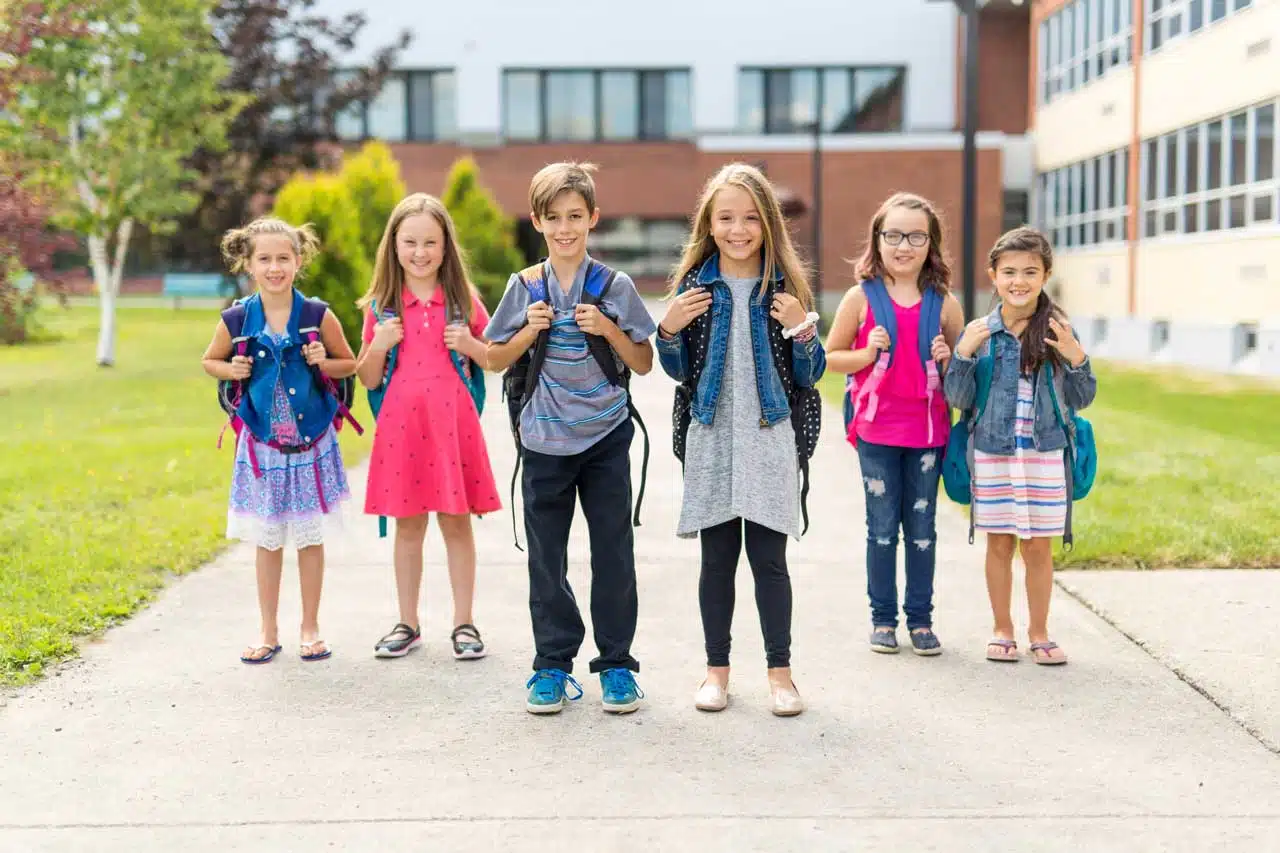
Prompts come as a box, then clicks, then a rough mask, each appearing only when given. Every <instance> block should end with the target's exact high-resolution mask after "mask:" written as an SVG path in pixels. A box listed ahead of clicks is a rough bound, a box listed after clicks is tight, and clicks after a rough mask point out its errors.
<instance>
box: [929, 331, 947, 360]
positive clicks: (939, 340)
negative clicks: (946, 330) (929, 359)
mask: <svg viewBox="0 0 1280 853" xmlns="http://www.w3.org/2000/svg"><path fill="white" fill-rule="evenodd" d="M929 354H930V355H931V356H933V360H934V361H936V362H938V363H939V364H941V363H942V362H944V361H947V360H949V359H950V358H951V347H949V346H947V339H946V338H945V337H943V336H942V335H938V336H937V337H936V338H934V339H933V345H932V346H931V347H930V348H929Z"/></svg>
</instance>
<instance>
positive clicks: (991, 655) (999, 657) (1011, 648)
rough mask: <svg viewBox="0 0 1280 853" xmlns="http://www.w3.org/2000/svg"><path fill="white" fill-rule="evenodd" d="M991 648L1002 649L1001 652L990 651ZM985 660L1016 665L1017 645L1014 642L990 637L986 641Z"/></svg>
mask: <svg viewBox="0 0 1280 853" xmlns="http://www.w3.org/2000/svg"><path fill="white" fill-rule="evenodd" d="M992 646H999V647H1000V648H1002V649H1004V651H1003V652H993V651H991V647H992ZM987 660H993V661H996V662H998V663H1017V662H1018V643H1017V641H1016V640H1006V639H1004V638H1003V637H992V638H991V639H990V640H988V641H987Z"/></svg>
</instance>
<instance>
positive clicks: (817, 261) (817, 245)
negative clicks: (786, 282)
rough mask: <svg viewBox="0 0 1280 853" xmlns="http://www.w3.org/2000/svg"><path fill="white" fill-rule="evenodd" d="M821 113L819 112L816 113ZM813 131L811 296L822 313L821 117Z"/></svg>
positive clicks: (812, 125)
mask: <svg viewBox="0 0 1280 853" xmlns="http://www.w3.org/2000/svg"><path fill="white" fill-rule="evenodd" d="M818 115H819V116H821V115H822V113H821V112H819V113H818ZM809 129H810V130H811V131H812V132H813V213H812V216H813V235H812V237H813V298H814V303H815V304H814V307H815V309H816V310H817V312H818V313H819V314H821V313H822V119H821V118H819V119H818V120H817V121H815V122H813V124H811V125H809Z"/></svg>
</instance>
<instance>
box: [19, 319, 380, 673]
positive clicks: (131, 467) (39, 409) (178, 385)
mask: <svg viewBox="0 0 1280 853" xmlns="http://www.w3.org/2000/svg"><path fill="white" fill-rule="evenodd" d="M216 317H217V313H216V309H194V308H193V309H184V310H182V311H174V310H172V308H139V307H129V306H127V303H126V306H125V307H122V308H121V309H120V314H119V323H120V325H119V341H118V345H117V364H116V366H115V367H114V368H98V367H97V366H95V364H94V347H95V342H96V336H97V312H96V310H95V309H92V308H88V307H79V306H77V307H73V308H71V309H70V310H67V311H63V310H59V309H56V308H49V309H47V310H46V311H45V312H44V313H43V315H42V321H43V322H45V323H46V325H47V326H48V328H49V329H50V331H53V332H55V333H57V334H59V335H60V336H61V338H60V340H58V341H56V342H54V343H48V344H40V345H32V346H24V347H9V348H2V347H0V410H2V411H3V412H4V417H3V418H2V419H0V446H3V448H4V453H3V455H0V684H6V683H7V684H20V683H23V682H26V681H29V680H31V679H33V678H35V677H36V676H38V675H39V674H40V673H41V672H42V671H43V670H44V668H45V667H47V666H48V665H49V663H51V662H53V661H56V660H59V659H61V658H65V657H68V656H71V655H73V654H74V653H75V645H74V641H75V639H76V638H77V637H82V636H85V635H89V634H93V633H95V632H97V631H100V630H102V629H103V628H105V627H107V626H109V625H110V624H112V623H113V622H115V621H117V620H119V619H122V618H124V617H126V616H128V615H129V614H131V613H133V612H134V611H135V610H137V608H138V607H140V606H141V605H143V604H144V603H145V602H147V601H148V600H149V599H150V598H151V597H152V596H153V595H154V594H155V593H156V592H157V591H158V590H159V589H160V588H161V587H162V586H163V585H164V583H165V582H166V581H167V580H168V579H169V578H170V577H172V575H173V574H174V573H183V572H187V571H190V570H191V569H193V568H195V567H197V566H199V565H201V564H202V563H204V562H205V561H207V560H208V559H210V558H211V557H213V556H214V555H215V554H216V553H217V552H218V551H219V550H220V549H222V548H223V547H224V545H226V544H227V543H226V540H225V538H224V534H225V525H226V510H227V490H228V487H229V477H230V467H231V458H232V455H233V453H234V449H233V439H234V436H233V434H232V433H231V432H230V431H228V432H227V437H228V438H227V440H226V441H225V442H224V444H223V447H222V450H221V451H219V450H218V449H217V448H216V447H215V444H216V441H217V436H218V430H219V429H221V427H222V424H223V422H224V420H225V417H224V416H223V414H222V410H221V409H219V408H218V404H217V400H216V397H215V385H214V382H213V380H212V379H210V378H209V377H208V376H206V375H205V373H204V372H203V371H202V370H201V368H200V355H201V353H202V352H203V351H204V348H205V346H206V345H207V344H208V341H209V338H210V336H211V334H212V332H213V326H214V323H215V322H216ZM357 397H358V398H359V403H358V410H357V412H356V413H355V414H356V419H357V420H359V421H360V423H361V425H363V426H366V427H370V426H371V425H372V422H373V420H372V417H371V416H370V415H369V412H368V409H367V407H366V406H365V402H364V395H363V394H357ZM371 434H372V430H371V429H366V432H365V436H364V437H359V436H356V435H355V433H354V431H353V430H350V429H347V430H344V431H343V432H342V445H343V451H344V456H345V459H346V461H347V462H348V463H352V462H355V461H357V460H358V459H359V458H360V457H361V456H362V455H363V454H364V453H365V452H366V451H367V449H368V446H369V439H370V436H371Z"/></svg>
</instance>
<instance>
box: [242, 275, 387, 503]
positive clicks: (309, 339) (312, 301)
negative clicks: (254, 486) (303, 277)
mask: <svg viewBox="0 0 1280 853" xmlns="http://www.w3.org/2000/svg"><path fill="white" fill-rule="evenodd" d="M252 298H253V297H252V296H246V297H244V298H243V299H237V300H236V301H235V302H233V303H231V305H230V306H229V307H227V308H226V309H224V310H223V311H222V322H223V324H224V325H225V326H226V327H227V331H228V332H229V333H230V334H231V356H229V357H228V361H229V360H230V359H231V358H233V357H235V356H237V355H241V356H243V355H248V354H249V350H250V348H251V347H252V345H253V339H252V336H249V335H245V334H244V321H245V316H246V314H247V313H248V312H247V311H246V308H245V303H246V302H247V301H248V300H249V299H252ZM328 310H329V305H328V303H326V302H325V301H324V300H322V299H316V298H307V299H304V300H303V301H302V313H301V316H300V317H299V318H298V333H299V334H300V335H301V336H302V342H303V343H305V344H310V343H314V342H316V341H318V340H320V324H321V322H322V321H323V320H324V315H325V312H326V311H328ZM308 367H309V368H310V370H311V376H312V378H313V380H314V381H315V383H316V387H318V388H320V389H321V390H322V391H324V392H325V393H326V394H328V395H330V396H331V397H333V398H334V399H336V400H337V401H338V411H337V412H336V413H335V414H334V416H333V426H334V428H335V429H337V430H341V429H342V423H343V421H349V422H350V423H351V426H352V427H353V428H354V429H355V431H356V434H357V435H364V428H363V427H361V426H360V423H359V422H358V421H357V420H356V419H355V418H354V417H352V415H351V405H352V403H353V402H354V401H355V378H354V377H351V376H348V377H346V378H345V379H333V378H331V377H328V376H325V375H324V373H323V372H321V370H320V368H319V367H317V366H316V365H314V364H313V365H308ZM246 381H247V380H240V379H223V380H219V382H218V405H219V406H220V407H221V408H222V410H223V411H224V412H226V413H227V416H228V420H227V423H226V424H224V425H223V427H222V431H221V432H220V433H218V448H219V449H221V448H222V437H223V435H225V434H226V431H227V427H231V429H232V431H233V432H234V433H235V436H236V439H237V440H238V439H239V438H240V432H241V431H242V430H243V429H244V421H242V420H241V419H240V416H239V415H238V414H237V413H236V410H237V409H239V408H240V403H241V401H242V400H243V398H244V383H245V382H246ZM267 444H269V445H270V444H272V442H267ZM249 459H250V461H251V463H252V464H253V473H254V474H255V475H257V476H258V477H261V476H262V472H261V470H259V468H258V458H257V454H256V453H255V452H254V449H253V443H252V442H250V444H249ZM322 509H323V507H322Z"/></svg>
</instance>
